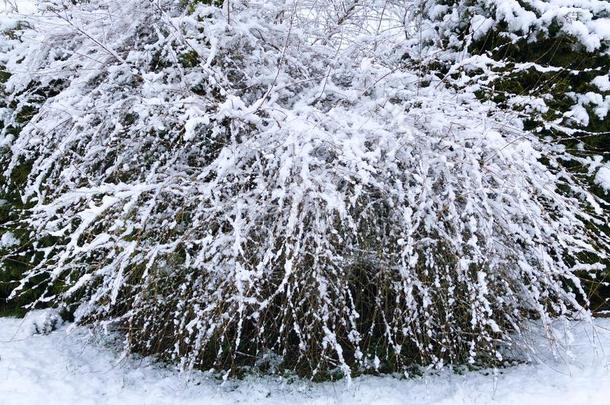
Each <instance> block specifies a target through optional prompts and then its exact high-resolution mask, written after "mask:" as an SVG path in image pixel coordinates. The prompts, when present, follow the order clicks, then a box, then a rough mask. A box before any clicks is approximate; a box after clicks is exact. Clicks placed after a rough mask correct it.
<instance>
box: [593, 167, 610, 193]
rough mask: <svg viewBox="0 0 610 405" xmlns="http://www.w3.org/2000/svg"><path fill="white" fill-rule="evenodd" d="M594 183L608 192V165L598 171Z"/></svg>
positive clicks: (609, 188) (609, 174) (609, 171)
mask: <svg viewBox="0 0 610 405" xmlns="http://www.w3.org/2000/svg"><path fill="white" fill-rule="evenodd" d="M595 182H596V183H597V184H599V186H600V187H601V188H603V189H604V190H606V191H608V192H610V163H609V164H607V165H604V166H602V167H601V168H600V169H599V171H598V172H597V175H596V176H595Z"/></svg>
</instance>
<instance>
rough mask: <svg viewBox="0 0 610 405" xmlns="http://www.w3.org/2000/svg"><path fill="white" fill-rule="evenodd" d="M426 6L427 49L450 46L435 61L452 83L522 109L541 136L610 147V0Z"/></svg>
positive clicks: (460, 0)
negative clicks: (451, 79)
mask: <svg viewBox="0 0 610 405" xmlns="http://www.w3.org/2000/svg"><path fill="white" fill-rule="evenodd" d="M424 10H425V11H424V12H423V14H424V15H425V16H426V20H425V23H424V24H423V26H424V31H425V33H426V35H425V36H424V37H425V39H426V41H427V43H428V44H432V45H433V46H432V48H431V49H432V50H434V49H436V48H437V46H438V44H439V43H442V44H443V46H445V47H449V48H451V49H454V51H455V54H454V55H453V57H451V58H448V59H447V58H446V57H447V54H443V57H445V58H446V59H445V60H444V61H443V62H442V63H440V65H441V66H442V69H441V73H442V75H447V76H451V77H452V78H454V79H456V80H453V84H455V85H460V86H468V88H469V91H476V92H478V94H479V95H480V96H481V97H484V98H486V99H492V100H494V101H495V102H496V103H498V104H499V105H501V106H504V107H505V108H510V109H512V110H517V111H520V112H522V114H523V116H524V117H527V119H528V122H526V127H527V129H529V130H532V131H534V132H535V133H538V134H539V135H541V136H553V137H555V138H556V139H558V140H560V141H562V142H563V143H564V144H566V146H568V147H570V148H573V147H575V146H576V145H578V146H579V149H581V150H582V151H586V152H588V153H589V154H591V153H593V154H596V155H603V154H604V153H605V154H607V153H608V152H609V150H608V144H609V143H608V132H610V126H608V122H610V120H608V111H609V108H610V85H608V83H609V82H608V79H609V77H610V3H608V2H607V1H598V0H592V1H586V2H580V1H563V0H550V1H544V2H542V1H525V0H521V1H516V0H509V1H497V0H451V1H438V0H430V1H426V2H425V7H424ZM576 154H578V155H581V156H583V152H581V153H576ZM605 159H607V156H606V157H605ZM579 163H580V162H579ZM593 169H594V168H593ZM589 174H591V173H589Z"/></svg>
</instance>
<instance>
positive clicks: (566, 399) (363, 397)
mask: <svg viewBox="0 0 610 405" xmlns="http://www.w3.org/2000/svg"><path fill="white" fill-rule="evenodd" d="M53 319H54V315H53V313H44V312H43V313H40V312H37V313H34V315H30V316H29V317H28V318H26V319H25V320H21V319H14V318H0V398H2V401H1V402H2V403H3V404H7V405H27V404H42V403H44V404H49V405H53V404H58V405H59V404H83V405H87V404H100V403H103V404H108V405H113V404H121V405H123V404H159V405H161V404H206V405H221V404H239V403H248V404H269V405H273V404H287V403H291V404H319V405H321V404H377V405H385V404H418V405H426V404H438V405H441V404H444V405H448V404H478V405H483V404H490V405H491V404H494V405H495V404H497V405H501V404H520V405H528V404H535V405H545V404H549V405H562V404H566V405H568V404H569V405H579V404H582V405H603V404H607V403H608V398H610V352H606V351H605V350H604V349H605V348H608V347H610V319H597V320H595V321H594V327H591V326H590V325H588V324H586V323H583V322H581V323H573V324H572V325H571V326H573V328H572V329H571V332H572V335H571V336H572V338H571V339H570V338H567V340H568V341H572V343H571V344H570V345H569V346H568V347H567V348H568V349H569V351H570V352H571V353H572V355H571V356H570V357H569V358H563V359H562V358H561V357H554V356H553V355H551V354H550V353H548V351H547V354H542V355H540V358H539V359H538V360H539V361H538V362H537V363H536V364H528V365H526V364H523V365H519V366H515V367H512V368H507V369H502V370H499V371H498V372H497V373H493V372H491V371H489V372H484V371H483V372H466V373H464V374H461V375H460V374H455V373H450V372H449V371H445V372H441V373H438V374H436V375H427V376H424V377H419V378H413V379H398V378H394V377H390V376H384V377H376V376H367V377H358V378H354V379H353V380H352V383H351V385H348V384H346V382H345V381H339V382H335V383H322V384H313V383H310V382H307V381H302V380H296V381H292V382H288V381H286V380H284V381H282V380H280V379H277V378H276V379H272V378H270V377H267V378H265V379H262V378H255V377H251V378H247V379H245V380H239V381H232V380H228V381H226V382H224V383H221V382H220V381H219V380H214V379H212V378H211V377H209V376H207V375H205V374H204V373H201V372H192V373H189V374H179V373H177V372H175V371H173V370H171V369H169V368H167V367H162V366H161V365H160V364H157V363H155V362H153V361H151V360H148V359H138V358H134V357H120V356H119V355H118V354H117V353H115V352H113V351H112V350H110V349H108V348H107V347H105V346H104V345H103V344H101V343H108V342H103V341H100V340H99V338H97V337H96V335H94V334H92V333H90V332H89V331H88V330H87V329H85V328H83V327H73V326H67V325H63V326H61V327H60V328H59V329H58V330H57V331H55V332H51V333H50V334H47V335H43V334H34V335H33V334H32V331H34V330H39V331H42V332H43V333H44V332H45V331H46V330H47V326H48V325H49V321H50V320H51V321H52V320H53ZM40 325H42V326H40ZM566 335H567V336H570V334H566ZM534 343H535V344H536V345H537V346H540V347H541V348H542V349H541V350H542V351H545V350H546V349H545V347H546V342H544V341H543V340H541V339H534Z"/></svg>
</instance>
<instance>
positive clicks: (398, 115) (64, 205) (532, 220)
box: [0, 0, 610, 376]
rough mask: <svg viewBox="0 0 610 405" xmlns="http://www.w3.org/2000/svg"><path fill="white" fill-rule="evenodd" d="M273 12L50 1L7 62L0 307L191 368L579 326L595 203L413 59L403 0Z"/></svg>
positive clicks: (424, 346) (314, 366)
mask: <svg viewBox="0 0 610 405" xmlns="http://www.w3.org/2000/svg"><path fill="white" fill-rule="evenodd" d="M270 3H271V2H267V1H262V0H261V1H256V0H255V1H249V2H247V3H246V2H240V1H231V2H226V4H225V7H224V9H223V8H219V7H216V6H210V5H205V4H200V3H199V2H194V3H190V4H189V5H188V7H186V8H185V5H184V4H181V5H176V4H174V3H172V2H170V1H152V2H148V1H144V2H143V1H125V0H91V1H89V2H83V3H81V4H78V5H72V4H71V3H70V2H67V1H66V2H63V3H62V2H59V1H54V2H52V3H51V2H48V3H45V5H44V7H45V14H44V17H38V18H37V19H36V20H35V21H34V22H33V23H32V25H33V28H32V29H26V30H25V31H24V33H23V35H22V36H21V41H22V42H21V43H20V44H18V45H17V46H15V47H14V49H13V50H12V51H10V52H7V54H6V56H4V57H3V58H4V60H3V61H2V62H3V63H4V64H5V66H6V69H7V70H8V71H9V72H10V73H11V74H12V75H11V76H10V78H8V80H7V81H6V83H5V84H4V88H5V92H6V94H7V96H6V100H7V105H8V108H5V109H4V110H3V122H4V129H3V130H2V133H1V134H2V135H1V136H2V137H1V138H0V142H1V143H2V144H3V145H4V149H3V152H2V154H3V155H2V159H3V160H2V162H3V176H4V177H3V179H4V180H3V181H4V183H3V192H5V193H6V192H8V191H9V188H10V187H9V186H8V184H11V185H12V186H14V187H16V189H13V192H17V193H18V195H19V197H20V201H21V202H22V205H21V206H19V207H16V211H18V213H17V215H16V219H14V220H13V221H14V223H15V224H18V225H19V226H21V227H22V228H23V229H27V230H29V238H28V239H29V240H30V241H32V242H31V244H30V245H28V246H29V248H28V249H29V250H28V252H27V253H24V255H26V256H27V261H28V262H29V263H30V267H29V269H28V270H27V271H26V272H25V273H24V274H23V276H22V277H21V280H20V286H18V287H17V288H16V289H15V290H14V291H13V294H12V298H19V297H20V296H22V294H32V293H33V292H35V293H36V298H35V299H32V300H31V303H30V306H31V307H35V306H37V305H41V304H45V303H51V304H52V305H55V306H60V307H63V308H65V309H67V310H68V311H69V312H71V313H73V314H74V317H75V319H76V321H78V322H82V323H92V324H94V325H97V326H102V327H104V330H118V331H120V332H122V333H124V334H125V336H126V340H125V341H126V344H127V346H128V347H129V348H130V349H132V350H136V351H139V352H142V353H145V354H158V355H160V356H161V357H163V358H166V359H171V360H174V361H177V362H179V363H180V364H181V366H182V367H183V368H190V367H200V368H206V369H208V368H213V369H216V370H224V371H231V372H239V371H240V370H244V369H246V368H248V367H255V368H257V369H260V370H278V369H279V370H291V371H295V372H297V373H299V374H302V375H314V376H328V375H333V373H339V374H342V375H347V376H349V375H350V374H352V373H357V372H362V371H368V370H375V371H406V370H408V369H409V368H410V367H412V366H414V365H426V366H436V367H440V366H442V365H443V364H448V363H449V364H464V363H470V364H479V365H493V364H497V363H499V362H501V361H502V359H503V357H502V356H503V353H504V354H505V353H506V350H507V349H509V348H511V346H512V345H513V337H514V336H515V334H517V335H521V336H523V335H524V334H525V333H526V326H525V324H524V323H523V321H524V320H526V319H532V318H534V319H540V320H541V321H542V322H544V323H546V322H549V320H550V319H551V317H571V316H585V315H586V314H587V313H588V312H587V311H588V309H587V292H586V291H584V290H583V289H582V288H581V286H580V282H579V279H578V277H576V276H575V275H574V271H576V270H587V271H591V272H594V271H598V270H600V269H601V268H602V267H603V265H602V264H587V265H585V264H584V262H582V261H580V260H579V259H578V258H579V257H580V256H581V255H597V256H599V257H601V258H602V259H603V258H605V256H606V255H607V252H608V248H609V246H610V244H609V243H610V241H609V240H608V238H607V237H606V236H605V235H603V234H602V235H595V233H594V232H593V230H592V229H591V228H590V227H589V226H588V224H590V223H597V224H601V223H602V221H603V216H604V215H605V212H604V208H603V207H602V206H601V205H600V204H602V202H601V201H600V200H599V199H598V198H597V197H595V196H594V195H592V194H591V193H589V192H588V191H587V190H586V189H585V188H584V187H583V186H582V185H581V184H580V183H579V182H578V179H576V178H574V177H573V176H571V175H570V174H569V173H567V172H566V171H565V170H563V169H562V168H561V165H560V164H559V159H561V158H563V157H564V156H566V151H565V150H564V149H563V148H561V147H556V146H554V145H553V144H552V143H550V142H547V141H543V140H540V139H539V138H538V137H536V136H535V135H534V134H532V133H531V132H528V131H525V130H524V129H523V127H522V121H521V120H520V118H519V115H518V114H516V113H513V112H511V111H506V110H502V109H499V108H497V107H496V106H495V105H494V104H493V103H491V102H482V101H480V100H478V99H477V97H476V96H475V95H474V94H473V93H471V92H464V91H455V90H454V87H453V86H452V85H451V83H448V82H447V81H446V80H440V79H438V78H437V77H436V76H435V75H433V74H429V73H427V72H426V71H425V70H423V69H421V70H418V69H413V67H412V64H411V63H410V62H409V60H408V59H409V58H408V57H406V56H405V55H411V56H413V55H416V54H418V53H419V54H420V55H421V52H418V50H419V51H421V45H422V41H418V40H416V38H417V34H413V33H416V32H417V27H418V26H421V23H422V21H421V13H418V12H416V10H417V9H418V8H417V7H416V6H419V3H413V4H410V6H409V7H408V8H405V4H403V3H402V2H375V1H374V2H370V3H367V4H366V5H363V4H361V3H359V2H347V1H345V2H330V1H329V2H320V1H316V2H313V1H312V2H307V1H303V2H295V3H286V4H283V3H281V2H278V3H277V4H270ZM405 9H407V10H411V11H409V12H407V13H405ZM100 15H103V16H108V17H103V18H102V17H100ZM410 16H411V17H410ZM417 16H420V17H417ZM420 35H421V32H420ZM405 37H406V39H405ZM437 50H438V52H445V49H444V48H442V47H438V48H437ZM452 52H453V51H452V50H449V51H447V53H448V54H450V53H452ZM452 80H453V79H452ZM32 91H34V93H35V94H36V95H40V98H38V99H36V100H37V103H36V104H35V105H36V107H35V108H33V109H32V110H29V111H31V117H28V120H27V123H26V122H24V125H23V126H22V127H21V126H20V127H19V131H13V132H9V131H8V130H7V128H10V127H15V124H16V123H18V116H19V113H20V112H21V111H23V108H24V107H22V106H24V105H31V104H33V102H32V101H30V96H32ZM23 167H26V168H28V170H27V175H26V176H24V178H23V181H22V182H20V183H18V184H17V183H14V182H13V183H10V182H9V180H7V179H11V176H13V174H14V173H15V172H16V171H18V170H20V168H23ZM564 189H569V190H572V191H571V193H566V192H562V190H564ZM549 330H550V329H549ZM549 333H551V332H549ZM516 349H523V347H521V346H518V347H516Z"/></svg>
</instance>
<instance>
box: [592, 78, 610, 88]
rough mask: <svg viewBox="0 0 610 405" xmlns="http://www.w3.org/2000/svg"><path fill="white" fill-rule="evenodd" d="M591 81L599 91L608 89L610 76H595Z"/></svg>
mask: <svg viewBox="0 0 610 405" xmlns="http://www.w3.org/2000/svg"><path fill="white" fill-rule="evenodd" d="M592 83H593V84H594V85H595V86H596V87H597V88H598V89H600V90H601V91H610V77H609V76H608V75H603V76H597V77H596V78H595V79H593V81H592Z"/></svg>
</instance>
